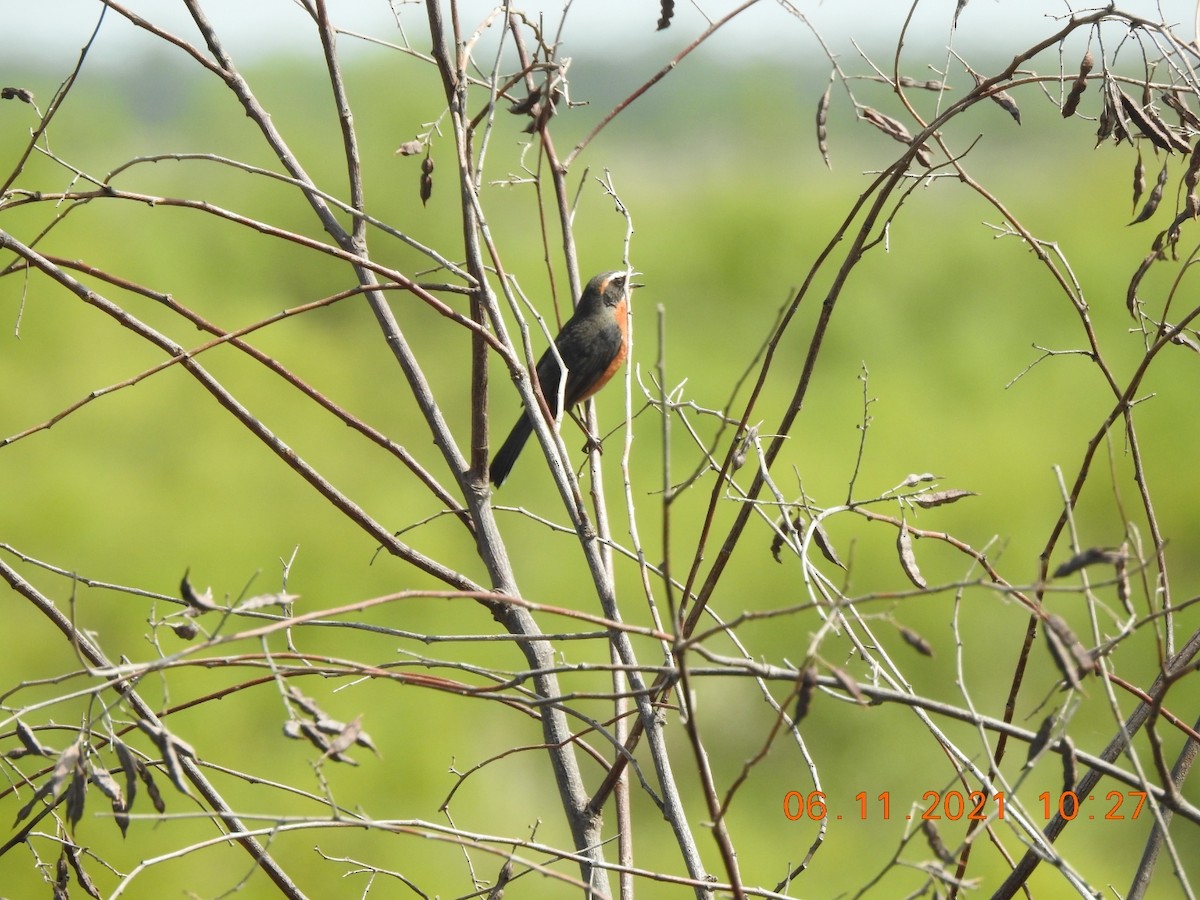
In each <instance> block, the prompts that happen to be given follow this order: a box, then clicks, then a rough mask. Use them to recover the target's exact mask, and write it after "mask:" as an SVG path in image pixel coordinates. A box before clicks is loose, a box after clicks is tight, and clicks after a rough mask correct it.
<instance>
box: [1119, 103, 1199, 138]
mask: <svg viewBox="0 0 1200 900" xmlns="http://www.w3.org/2000/svg"><path fill="white" fill-rule="evenodd" d="M1117 96H1118V97H1119V99H1120V101H1121V110H1122V112H1124V113H1125V118H1126V119H1127V120H1129V121H1130V122H1132V123H1133V124H1134V125H1135V126H1137V130H1138V131H1140V132H1141V133H1142V135H1143V137H1146V138H1148V139H1149V141H1150V143H1152V144H1153V145H1154V146H1155V147H1157V148H1158V149H1160V150H1165V151H1166V152H1167V153H1170V152H1172V151H1173V150H1180V151H1182V152H1187V151H1188V150H1189V149H1191V148H1189V147H1188V144H1187V141H1185V140H1183V139H1182V138H1180V137H1178V136H1176V135H1175V134H1173V133H1172V132H1171V130H1170V129H1169V128H1168V127H1167V124H1166V123H1165V122H1164V121H1163V120H1162V119H1160V118H1159V117H1158V114H1157V113H1155V112H1154V110H1153V108H1150V107H1147V108H1146V109H1143V108H1142V107H1141V106H1139V105H1138V104H1137V103H1136V102H1135V101H1134V99H1133V98H1132V97H1130V96H1129V95H1128V94H1126V93H1125V92H1124V91H1122V90H1120V89H1118V90H1117Z"/></svg>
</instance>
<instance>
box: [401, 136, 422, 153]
mask: <svg viewBox="0 0 1200 900" xmlns="http://www.w3.org/2000/svg"><path fill="white" fill-rule="evenodd" d="M424 149H425V143H424V141H421V140H418V139H417V138H413V139H412V140H411V141H405V142H404V143H403V144H401V145H400V146H399V147H397V148H396V155H397V156H416V155H417V154H418V153H420V152H421V151H422V150H424Z"/></svg>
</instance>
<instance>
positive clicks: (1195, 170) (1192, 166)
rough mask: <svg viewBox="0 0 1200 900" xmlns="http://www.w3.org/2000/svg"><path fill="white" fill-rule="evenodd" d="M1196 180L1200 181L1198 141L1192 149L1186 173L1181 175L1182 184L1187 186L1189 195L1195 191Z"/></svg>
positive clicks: (1199, 147)
mask: <svg viewBox="0 0 1200 900" xmlns="http://www.w3.org/2000/svg"><path fill="white" fill-rule="evenodd" d="M1198 180H1200V141H1197V142H1196V146H1195V147H1194V148H1193V149H1192V155H1191V158H1190V159H1188V167H1187V171H1186V172H1184V173H1183V183H1184V185H1186V186H1187V189H1188V192H1189V193H1190V192H1191V191H1194V190H1195V189H1196V184H1197V181H1198Z"/></svg>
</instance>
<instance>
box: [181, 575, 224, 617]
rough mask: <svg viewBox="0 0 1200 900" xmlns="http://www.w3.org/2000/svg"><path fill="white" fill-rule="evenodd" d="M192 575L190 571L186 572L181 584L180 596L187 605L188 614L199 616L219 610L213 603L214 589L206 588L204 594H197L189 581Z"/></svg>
mask: <svg viewBox="0 0 1200 900" xmlns="http://www.w3.org/2000/svg"><path fill="white" fill-rule="evenodd" d="M190 573H191V570H190V569H187V570H185V571H184V573H183V580H182V581H180V582H179V596H180V597H181V598H183V602H184V603H186V604H187V607H188V612H189V613H190V614H191V615H194V616H198V615H200V613H203V612H211V611H212V610H214V609H217V605H216V604H215V603H213V598H212V588H211V587H210V588H206V589H205V590H204V593H203V594H199V593H197V592H196V589H195V588H194V587H192V582H191V581H190V580H189V579H188V575H189V574H190Z"/></svg>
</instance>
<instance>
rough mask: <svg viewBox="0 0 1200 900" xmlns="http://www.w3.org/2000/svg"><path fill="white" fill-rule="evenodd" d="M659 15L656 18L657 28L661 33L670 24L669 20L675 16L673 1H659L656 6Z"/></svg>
mask: <svg viewBox="0 0 1200 900" xmlns="http://www.w3.org/2000/svg"><path fill="white" fill-rule="evenodd" d="M658 8H659V12H660V15H659V17H658V28H657V29H656V30H658V31H662V30H663V29H664V28H667V27H669V26H670V24H671V18H672V17H673V16H674V15H675V0H661V2H660V3H659V5H658Z"/></svg>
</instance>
